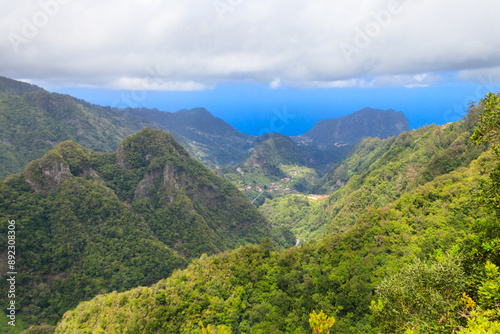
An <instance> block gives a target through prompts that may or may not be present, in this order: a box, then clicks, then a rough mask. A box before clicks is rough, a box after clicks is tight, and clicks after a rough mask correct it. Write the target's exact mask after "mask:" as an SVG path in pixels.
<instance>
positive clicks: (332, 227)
mask: <svg viewBox="0 0 500 334" xmlns="http://www.w3.org/2000/svg"><path fill="white" fill-rule="evenodd" d="M471 117H472V116H471ZM476 118H477V117H476ZM476 118H474V117H473V118H471V119H467V120H465V121H460V122H456V123H453V124H450V125H448V126H447V127H438V126H428V127H425V128H421V129H418V130H414V131H411V132H403V133H402V134H401V135H399V136H398V137H391V138H387V139H383V140H381V139H378V138H374V139H371V138H366V139H364V140H362V141H361V142H360V143H359V144H358V145H357V146H356V148H355V149H354V150H353V151H352V153H351V154H350V155H349V156H348V157H347V158H346V159H345V160H344V161H342V163H340V164H338V165H335V166H333V167H332V169H331V170H330V171H329V172H328V173H327V174H326V176H325V177H323V178H322V180H320V183H319V184H318V185H317V186H316V187H315V188H314V189H313V190H316V191H319V192H325V191H333V192H332V194H331V196H330V197H329V199H328V202H327V203H326V205H314V206H312V207H311V206H308V207H307V209H306V210H305V212H304V210H303V209H304V204H303V202H300V201H296V200H291V201H287V200H286V199H275V200H271V201H268V202H266V203H264V204H263V205H262V207H261V212H263V213H265V214H266V216H267V217H268V218H269V219H270V220H271V221H272V222H273V224H274V225H276V226H282V225H283V223H285V221H288V222H290V224H291V225H293V226H290V225H288V224H286V223H285V225H284V226H287V227H289V228H290V229H292V230H293V231H294V232H295V233H297V234H299V235H301V237H303V238H305V240H309V238H323V237H324V236H329V235H334V234H337V233H339V232H342V231H345V230H346V229H349V228H351V227H352V226H353V225H354V224H355V223H356V221H357V220H358V218H359V217H360V216H361V215H362V214H363V213H365V212H367V211H369V210H370V209H378V208H382V207H384V206H386V205H388V204H390V203H394V202H395V201H397V200H398V199H400V198H401V197H402V196H403V195H404V194H406V193H410V192H413V191H415V190H416V189H418V188H419V187H424V188H422V189H425V185H426V184H429V182H432V181H433V180H436V179H437V178H439V176H440V175H446V174H447V173H450V172H451V171H454V170H460V168H463V167H466V166H468V165H469V163H470V162H471V161H472V160H474V159H476V158H477V157H479V155H480V154H481V153H482V152H484V150H485V148H484V147H478V146H475V145H474V143H473V142H472V140H470V136H471V135H472V131H473V128H474V122H475V119H476ZM452 182H454V181H452ZM439 186H441V185H439ZM443 186H447V185H445V184H444V185H443ZM448 187H452V186H448ZM467 187H468V186H467ZM467 189H469V188H467ZM467 189H464V191H468V190H467ZM321 190H323V191H321ZM421 191H423V190H421ZM450 191H451V190H450ZM292 198H293V197H292ZM293 203H297V205H298V206H297V207H293V205H294V204H293ZM290 205H291V206H290ZM285 206H287V207H286V208H285ZM284 212H287V213H290V215H289V216H288V217H284V215H285V214H284ZM305 213H307V214H305ZM435 214H436V215H438V216H439V215H441V213H440V211H439V210H437V211H436V213H435ZM446 220H448V219H446Z"/></svg>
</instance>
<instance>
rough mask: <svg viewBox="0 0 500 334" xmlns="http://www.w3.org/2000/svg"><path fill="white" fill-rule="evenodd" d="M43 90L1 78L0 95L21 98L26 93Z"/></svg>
mask: <svg viewBox="0 0 500 334" xmlns="http://www.w3.org/2000/svg"><path fill="white" fill-rule="evenodd" d="M39 90H42V88H40V87H38V86H36V85H31V84H28V83H25V82H22V81H16V80H12V79H9V78H5V77H2V76H0V95H17V96H21V95H23V94H25V93H29V92H36V91H39Z"/></svg>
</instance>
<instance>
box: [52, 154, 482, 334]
mask: <svg viewBox="0 0 500 334" xmlns="http://www.w3.org/2000/svg"><path fill="white" fill-rule="evenodd" d="M491 166H492V160H491V155H489V154H484V155H483V156H481V157H480V159H478V160H476V161H474V162H473V163H471V164H470V166H468V167H462V168H460V169H459V170H457V171H454V172H451V173H449V174H445V175H442V176H439V177H437V178H436V179H435V180H434V181H431V182H428V183H426V184H425V185H421V186H418V187H416V188H415V189H414V190H413V191H411V192H408V193H407V194H405V195H403V196H402V197H401V198H400V199H398V200H397V201H395V202H394V203H391V204H389V205H387V206H384V207H382V208H380V209H372V210H369V211H367V212H365V213H363V214H362V215H360V217H358V219H357V220H356V224H355V225H354V227H353V228H352V229H350V230H349V231H346V232H344V233H341V234H339V235H337V236H334V237H329V238H326V239H325V240H323V241H321V242H317V243H316V242H311V243H308V244H305V245H302V246H301V247H294V248H291V249H287V250H284V251H281V252H275V251H273V250H272V247H271V249H270V247H269V245H267V244H262V245H260V246H255V245H254V246H247V247H242V248H240V249H238V250H235V251H228V252H225V253H223V254H220V255H217V256H214V257H202V258H201V259H199V260H196V261H194V262H193V263H192V264H191V265H189V267H188V268H187V269H186V270H183V271H178V272H176V273H175V274H174V275H173V276H172V277H170V278H168V279H166V280H162V281H160V282H158V283H157V284H155V285H153V286H152V287H141V288H137V289H134V290H131V291H128V292H125V293H118V294H117V293H113V294H108V295H102V296H98V297H96V298H94V299H93V300H92V301H90V302H86V303H82V304H80V305H79V306H78V307H77V308H76V309H75V310H73V311H71V312H68V313H67V314H65V316H64V318H63V320H62V321H61V322H60V323H59V324H58V327H57V329H56V333H78V332H79V331H81V330H85V329H90V328H92V330H95V331H103V332H106V333H121V332H123V331H124V330H125V329H127V330H133V331H134V332H137V333H154V332H168V333H195V332H197V331H199V329H200V327H201V326H200V321H202V322H203V323H204V324H205V325H206V324H212V325H222V324H223V325H226V326H227V327H229V328H230V329H231V332H232V333H277V334H279V333H310V329H309V323H308V318H309V314H310V313H311V312H312V311H313V310H316V311H318V312H319V310H323V311H325V313H326V314H329V315H334V316H335V318H336V319H337V321H336V322H335V325H334V327H333V328H332V332H334V333H378V332H379V331H378V330H377V329H376V326H377V324H376V323H374V322H373V319H372V317H371V316H370V310H369V306H370V302H371V300H372V299H373V292H374V288H375V287H376V286H377V285H378V283H379V282H380V281H381V280H382V279H383V278H384V277H385V276H387V275H389V274H392V273H394V272H397V271H398V270H399V268H401V267H402V266H403V265H404V264H407V263H410V262H411V261H412V260H413V259H416V258H421V259H424V258H426V257H427V256H429V255H431V254H432V253H433V252H434V250H435V249H437V248H446V247H449V246H450V245H451V244H452V243H453V242H454V241H455V240H456V239H457V238H459V237H462V236H464V235H465V233H466V231H467V227H468V225H469V224H470V223H471V222H472V221H474V219H477V218H480V217H486V216H487V215H488V213H486V212H483V211H482V210H481V209H480V208H478V207H477V206H471V205H470V201H472V200H473V199H472V197H473V189H474V187H475V184H476V183H477V182H479V180H481V179H484V178H485V176H484V172H485V171H487V170H489V169H490V168H491ZM83 315H85V316H83Z"/></svg>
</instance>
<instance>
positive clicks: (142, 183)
mask: <svg viewBox="0 0 500 334" xmlns="http://www.w3.org/2000/svg"><path fill="white" fill-rule="evenodd" d="M0 209H1V210H0V212H1V213H0V215H1V219H2V220H4V221H7V220H15V221H16V231H17V233H18V234H19V236H22V237H19V238H18V241H17V244H16V246H17V249H18V253H19V254H18V256H17V258H16V259H17V263H16V266H17V267H16V268H17V271H18V272H19V275H18V278H17V279H18V281H17V282H18V287H19V297H18V298H17V299H16V302H18V304H16V305H19V311H20V313H19V315H20V316H21V317H22V318H23V319H24V322H25V323H27V324H41V323H48V324H55V323H56V322H57V320H59V319H60V317H61V316H62V315H63V313H64V312H65V311H67V310H68V309H70V308H73V307H75V306H76V305H77V303H78V302H79V301H81V300H87V299H90V298H91V297H93V296H95V295H96V294H98V293H105V292H111V291H124V290H127V289H130V288H133V287H136V286H139V285H150V284H152V283H154V282H156V281H158V280H160V279H161V278H165V277H168V276H169V275H170V274H171V273H172V271H173V270H174V269H176V268H181V267H184V266H185V265H186V264H187V263H188V261H189V260H191V259H193V258H197V257H199V256H200V255H201V254H202V253H207V254H214V253H218V252H220V251H224V250H226V249H230V248H236V247H238V246H239V245H243V244H248V243H258V242H259V241H260V240H261V239H262V238H266V237H267V238H271V239H273V240H274V241H275V242H277V243H278V244H281V245H282V246H290V245H293V244H294V243H295V239H294V236H293V235H292V234H291V233H286V231H282V232H283V233H281V232H278V231H276V232H273V231H271V228H270V226H269V223H268V222H267V221H266V219H265V218H264V217H263V216H262V215H261V214H260V213H259V212H258V211H257V209H256V208H255V207H254V206H252V205H251V204H250V203H249V202H248V201H247V200H246V198H245V197H244V196H243V195H242V194H241V193H240V192H239V191H238V190H237V189H236V188H235V187H234V186H233V185H231V184H230V183H229V182H227V181H225V180H223V179H221V178H219V177H217V176H216V175H215V174H213V173H212V172H211V171H210V170H209V169H207V168H206V167H205V166H203V165H202V164H201V163H199V162H198V161H196V160H194V159H193V158H191V157H190V156H189V154H188V152H187V151H186V150H185V149H184V148H183V147H182V146H181V145H179V144H178V143H177V142H176V141H175V140H174V138H173V137H172V136H171V135H169V134H167V133H165V132H162V131H161V130H151V129H144V130H142V131H141V132H139V133H138V134H136V135H134V136H132V137H128V138H126V139H125V140H124V141H123V142H122V143H121V144H120V146H119V148H118V149H117V151H116V152H115V153H97V152H95V151H92V150H90V149H87V148H85V147H83V146H80V145H78V144H76V143H74V142H72V141H66V142H63V143H61V144H58V145H56V146H55V147H54V148H53V149H52V150H50V152H48V153H47V154H45V155H44V156H43V157H42V158H41V159H38V160H35V161H33V162H31V163H30V164H28V166H27V167H26V168H25V169H24V171H23V173H21V174H16V175H13V176H10V177H8V178H7V179H6V180H5V181H3V182H1V183H0ZM0 232H1V237H0V238H1V239H0V242H1V243H2V244H6V238H7V225H5V224H3V225H2V226H1V231H0ZM283 235H285V236H283ZM5 252H6V249H5V250H4V255H3V256H6V253H5ZM1 263H2V264H3V265H6V262H5V261H3V262H1ZM5 269H6V268H2V272H3V273H5V272H6V270H5ZM6 284H7V283H6V281H5V280H1V283H0V288H1V289H5V287H6ZM6 296H7V295H2V296H1V297H0V300H1V301H2V303H5V302H6Z"/></svg>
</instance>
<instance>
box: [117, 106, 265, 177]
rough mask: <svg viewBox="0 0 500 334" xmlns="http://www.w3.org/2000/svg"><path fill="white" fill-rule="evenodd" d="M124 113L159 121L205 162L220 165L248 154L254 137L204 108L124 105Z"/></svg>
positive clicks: (153, 121)
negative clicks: (176, 108) (174, 108)
mask: <svg viewBox="0 0 500 334" xmlns="http://www.w3.org/2000/svg"><path fill="white" fill-rule="evenodd" d="M124 112H125V114H126V115H127V116H129V117H130V116H132V117H141V118H144V119H147V120H149V121H150V122H152V123H155V124H158V125H159V126H160V127H161V128H162V129H163V130H165V131H168V132H172V134H173V135H174V137H176V138H177V136H176V134H177V135H180V136H182V138H185V139H184V142H183V140H182V139H180V140H179V141H180V142H181V143H182V144H183V145H184V146H185V147H186V148H188V150H189V151H190V153H191V154H192V155H193V156H194V157H196V158H197V159H198V160H199V161H201V162H203V163H204V164H205V165H207V166H210V167H211V168H214V167H216V166H217V167H221V166H225V165H236V164H238V163H239V162H240V161H241V159H242V158H243V157H244V156H245V155H246V154H247V152H248V150H249V148H250V147H251V145H252V143H253V141H254V139H255V137H254V136H251V135H246V134H243V133H241V132H239V131H238V130H236V129H235V128H234V127H232V126H231V125H229V124H228V123H226V122H225V121H224V120H222V119H220V118H217V117H214V116H213V115H212V114H211V113H210V112H208V111H207V110H206V109H204V108H195V109H191V110H187V109H183V110H179V111H177V112H175V113H170V112H162V111H158V110H149V109H124Z"/></svg>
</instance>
